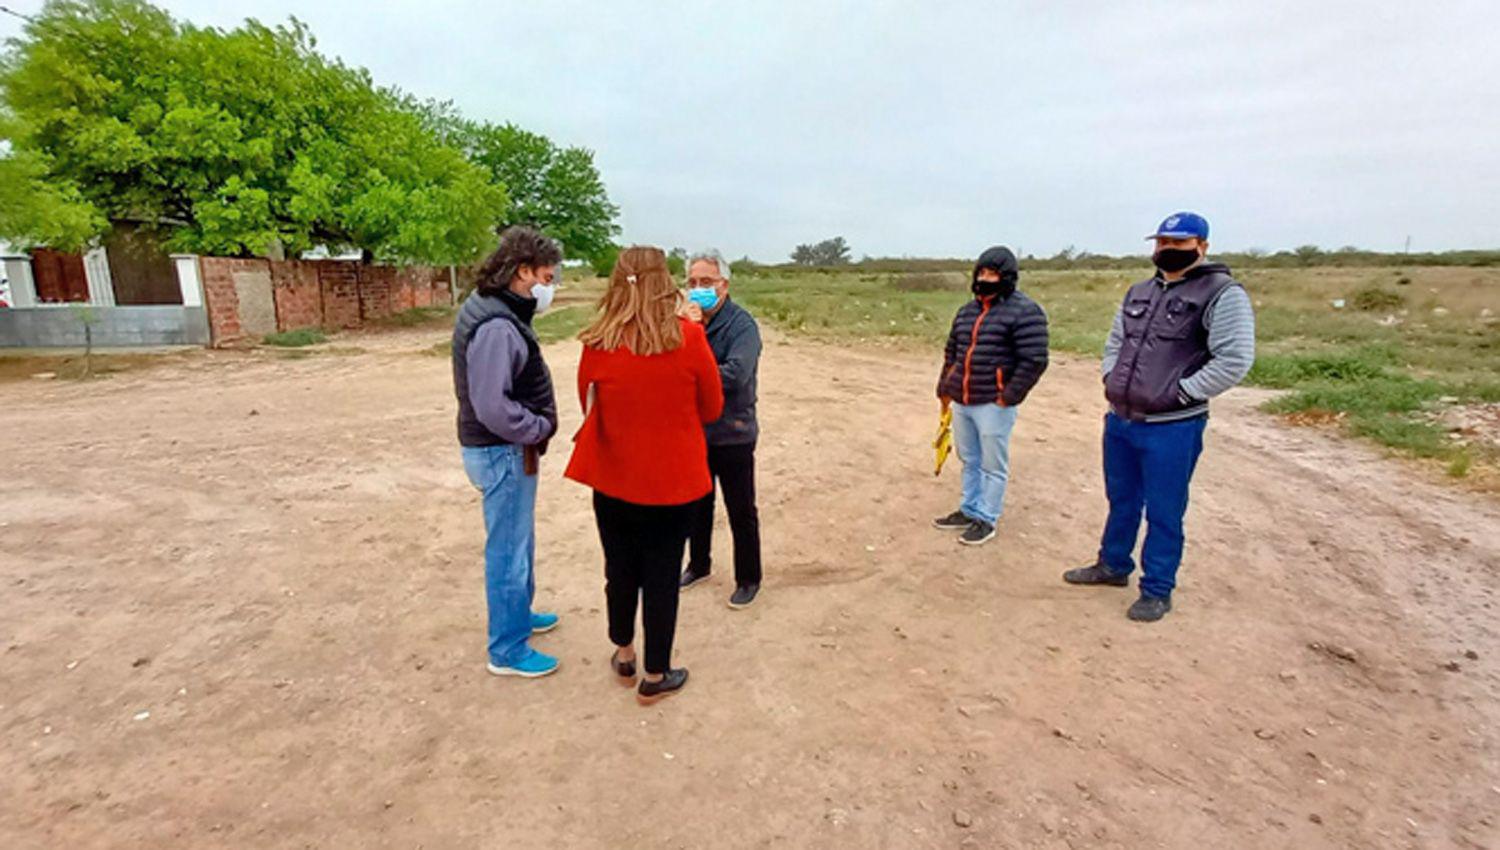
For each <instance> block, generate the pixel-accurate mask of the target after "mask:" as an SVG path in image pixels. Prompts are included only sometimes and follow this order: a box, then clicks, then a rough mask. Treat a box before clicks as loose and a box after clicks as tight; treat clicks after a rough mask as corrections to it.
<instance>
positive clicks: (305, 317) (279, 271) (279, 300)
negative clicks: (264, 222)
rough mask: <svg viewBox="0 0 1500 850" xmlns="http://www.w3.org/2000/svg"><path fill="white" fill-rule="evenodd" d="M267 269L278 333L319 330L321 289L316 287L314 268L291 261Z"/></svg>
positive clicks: (311, 264)
mask: <svg viewBox="0 0 1500 850" xmlns="http://www.w3.org/2000/svg"><path fill="white" fill-rule="evenodd" d="M270 265H271V285H272V287H273V288H274V292H275V294H276V327H277V329H278V330H283V331H289V330H293V329H294V328H320V327H322V326H323V289H322V287H321V286H319V285H318V268H317V264H316V263H309V262H302V261H299V260H290V261H287V262H284V263H271V264H270Z"/></svg>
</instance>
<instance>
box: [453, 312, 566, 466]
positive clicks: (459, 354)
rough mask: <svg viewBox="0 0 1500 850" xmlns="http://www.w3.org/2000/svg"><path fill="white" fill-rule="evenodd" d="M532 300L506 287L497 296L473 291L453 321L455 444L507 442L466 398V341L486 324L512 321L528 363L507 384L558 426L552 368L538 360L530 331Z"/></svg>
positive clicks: (522, 401) (520, 399)
mask: <svg viewBox="0 0 1500 850" xmlns="http://www.w3.org/2000/svg"><path fill="white" fill-rule="evenodd" d="M535 312H536V302H535V301H533V300H531V299H528V298H522V297H521V296H519V295H516V294H515V293H512V292H509V291H506V292H501V293H500V294H499V295H481V294H479V293H478V292H475V293H474V294H473V295H470V296H469V297H468V299H467V300H465V301H464V306H463V307H461V308H460V309H459V311H458V319H457V320H456V321H454V323H453V389H454V391H455V392H456V393H457V395H458V442H459V444H460V445H464V446H503V445H505V444H506V443H507V441H506V440H505V439H503V438H501V437H500V436H499V435H497V434H496V433H495V432H493V431H491V430H490V429H488V428H486V427H484V423H483V422H480V421H479V416H478V415H477V414H475V412H474V405H473V403H472V402H470V401H469V343H470V342H471V341H472V340H473V339H474V334H476V333H478V332H479V328H480V326H481V325H483V324H484V323H485V322H490V321H501V322H510V323H511V324H512V325H515V327H516V329H517V330H519V331H520V332H521V338H522V339H524V340H525V341H526V365H525V366H522V367H521V373H520V374H519V375H516V376H515V380H514V381H513V382H512V384H511V392H510V397H511V398H513V399H515V400H516V401H517V402H520V404H521V405H522V406H523V407H525V408H526V409H527V410H530V411H531V412H532V413H535V414H537V415H539V416H545V417H547V419H548V420H550V421H551V422H552V424H553V426H554V429H555V428H556V425H557V398H556V396H555V395H554V393H553V390H552V372H551V370H549V369H548V368H547V363H546V361H544V360H543V359H542V347H541V343H540V342H539V341H538V340H537V338H536V332H535V331H533V330H532V329H531V318H532V316H533V315H534V314H535Z"/></svg>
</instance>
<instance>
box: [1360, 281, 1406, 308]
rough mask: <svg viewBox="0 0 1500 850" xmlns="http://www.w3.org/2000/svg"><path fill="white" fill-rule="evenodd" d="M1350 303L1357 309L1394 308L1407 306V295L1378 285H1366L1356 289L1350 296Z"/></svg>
mask: <svg viewBox="0 0 1500 850" xmlns="http://www.w3.org/2000/svg"><path fill="white" fill-rule="evenodd" d="M1349 303H1350V304H1351V305H1352V306H1353V307H1354V309H1356V310H1366V311H1374V310H1394V309H1397V308H1399V307H1404V306H1406V296H1405V295H1402V294H1401V293H1399V292H1391V291H1390V290H1386V289H1381V288H1380V287H1378V286H1366V287H1364V288H1363V289H1358V290H1355V292H1354V294H1353V295H1351V296H1349Z"/></svg>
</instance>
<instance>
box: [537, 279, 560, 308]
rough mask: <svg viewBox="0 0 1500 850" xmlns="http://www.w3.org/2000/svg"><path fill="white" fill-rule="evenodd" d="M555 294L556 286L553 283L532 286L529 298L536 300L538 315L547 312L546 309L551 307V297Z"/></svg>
mask: <svg viewBox="0 0 1500 850" xmlns="http://www.w3.org/2000/svg"><path fill="white" fill-rule="evenodd" d="M556 294H557V284H555V283H534V284H532V286H531V297H532V298H535V299H536V311H537V313H539V314H540V313H545V312H547V308H548V307H551V306H552V297H553V296H554V295H556Z"/></svg>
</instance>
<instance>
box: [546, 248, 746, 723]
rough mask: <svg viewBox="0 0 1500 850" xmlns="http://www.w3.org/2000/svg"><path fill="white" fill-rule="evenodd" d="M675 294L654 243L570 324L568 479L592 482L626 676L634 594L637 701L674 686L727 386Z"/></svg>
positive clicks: (616, 661)
mask: <svg viewBox="0 0 1500 850" xmlns="http://www.w3.org/2000/svg"><path fill="white" fill-rule="evenodd" d="M681 308H682V298H681V296H680V295H679V293H678V291H677V287H676V286H675V285H674V284H673V282H672V276H671V274H670V273H669V272H668V271H667V258H666V255H665V254H663V253H662V252H661V250H660V249H658V248H641V247H637V248H629V249H627V250H626V251H624V252H623V253H621V254H620V258H619V260H618V261H617V262H616V263H615V270H614V273H613V274H612V275H611V276H610V279H609V289H608V290H606V291H605V293H604V297H603V298H602V299H601V300H600V302H599V314H598V316H597V317H596V318H595V319H594V321H593V323H592V324H590V325H589V326H588V327H587V328H585V329H584V331H583V333H581V334H579V337H578V338H579V339H580V340H581V341H582V342H583V346H584V347H583V360H582V362H580V363H579V365H578V396H579V400H580V401H581V402H582V403H583V407H584V422H583V427H582V428H581V429H580V430H579V431H578V435H577V436H576V437H575V438H574V440H575V442H576V445H575V446H574V448H573V457H572V459H571V460H570V461H569V462H568V471H567V473H566V474H567V477H569V478H571V479H573V480H574V481H577V482H579V483H581V484H587V485H588V486H590V487H592V488H594V518H595V521H596V522H597V523H598V526H599V539H600V541H601V542H602V543H603V544H604V578H605V586H604V595H605V600H606V602H607V603H608V607H609V638H610V640H611V641H612V642H613V643H614V645H615V647H616V649H615V653H614V655H613V656H612V657H611V658H610V666H611V667H612V668H613V669H614V671H615V673H616V675H618V676H619V677H620V679H621V680H622V681H623V682H625V683H626V684H630V683H632V682H634V680H635V647H634V643H635V609H636V601H637V599H640V600H641V625H642V631H644V632H645V656H646V659H645V660H646V664H645V675H644V676H643V677H642V679H641V683H640V687H639V688H638V690H637V692H636V699H637V700H639V701H640V703H641V704H642V705H649V704H651V703H653V702H656V701H657V700H659V699H661V698H663V697H665V696H668V695H670V694H672V693H675V692H676V691H678V690H679V689H681V688H682V686H683V685H684V684H686V682H687V670H685V669H681V668H677V669H674V668H673V667H672V666H671V659H672V638H673V634H674V633H675V632H676V629H677V599H678V589H677V580H678V579H677V577H678V574H679V573H681V571H682V554H683V548H684V546H685V545H686V543H687V538H688V532H689V530H690V529H691V527H692V521H693V506H694V504H695V503H696V502H697V501H698V500H699V499H701V498H703V497H704V496H705V495H707V494H708V492H709V490H710V489H712V487H713V484H712V482H711V480H710V479H709V474H708V447H707V444H706V443H705V442H704V436H703V426H704V425H705V424H706V423H709V422H713V421H714V420H716V419H718V418H719V413H720V410H721V408H722V407H723V406H724V391H723V387H722V385H721V383H720V381H719V367H718V365H717V364H716V363H715V362H714V355H713V352H712V351H711V350H710V349H709V347H708V340H707V338H706V337H705V336H704V331H703V326H702V325H699V324H697V323H695V322H691V321H688V320H687V319H685V318H682V317H680V316H679V315H678V314H679V311H680V310H681Z"/></svg>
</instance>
